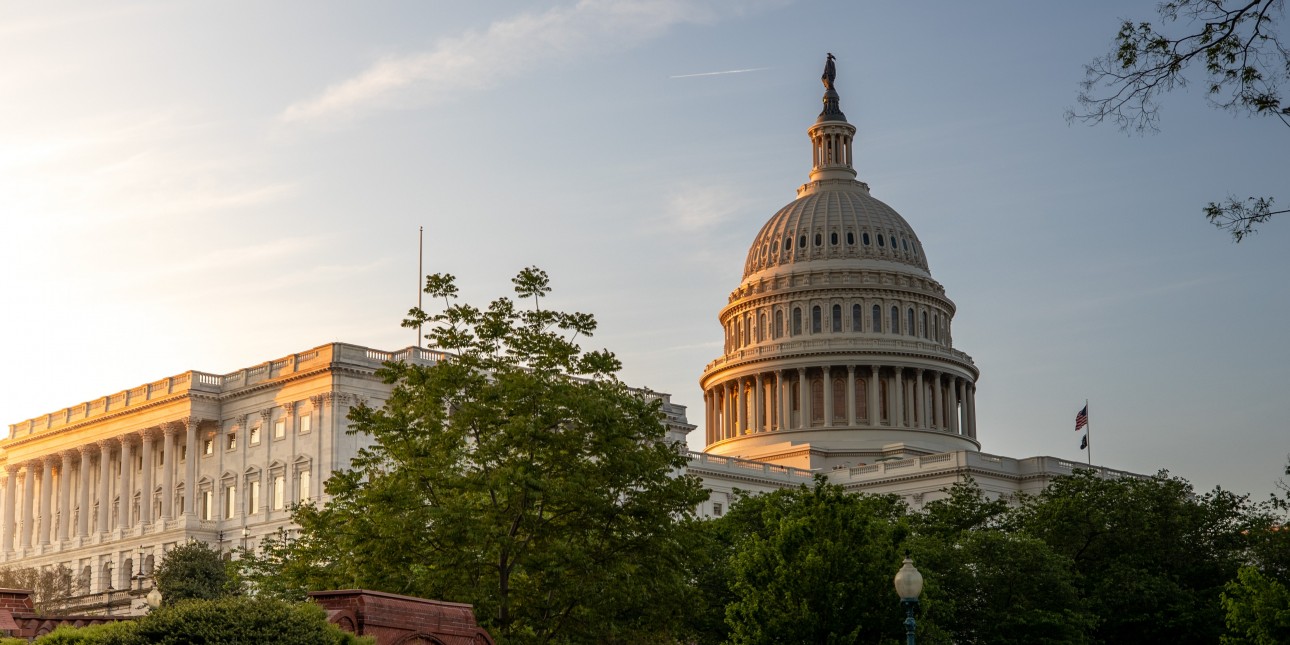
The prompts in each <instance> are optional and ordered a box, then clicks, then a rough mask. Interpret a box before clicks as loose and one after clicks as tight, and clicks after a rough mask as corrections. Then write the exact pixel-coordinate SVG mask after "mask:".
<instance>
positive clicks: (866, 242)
mask: <svg viewBox="0 0 1290 645" xmlns="http://www.w3.org/2000/svg"><path fill="white" fill-rule="evenodd" d="M860 241H861V242H864V245H865V246H869V234H868V233H862V234H861V235H860Z"/></svg>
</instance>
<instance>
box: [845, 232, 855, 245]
mask: <svg viewBox="0 0 1290 645" xmlns="http://www.w3.org/2000/svg"><path fill="white" fill-rule="evenodd" d="M855 245H856V234H855V233H852V232H851V231H847V246H855Z"/></svg>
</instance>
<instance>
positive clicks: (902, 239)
mask: <svg viewBox="0 0 1290 645" xmlns="http://www.w3.org/2000/svg"><path fill="white" fill-rule="evenodd" d="M812 188H813V190H810V191H807V194H805V195H804V196H802V197H799V198H798V199H796V200H793V201H792V202H791V203H789V204H788V205H787V206H785V207H783V208H781V209H780V210H779V212H778V213H775V215H774V216H773V217H771V218H770V221H768V222H766V225H765V226H763V227H762V229H761V232H760V233H758V234H757V237H756V239H754V240H753V243H752V247H751V248H750V249H748V260H747V261H746V262H745V263H744V276H743V277H744V280H747V279H748V278H749V277H750V276H752V275H754V274H757V273H759V272H761V271H764V270H766V269H771V268H776V267H781V266H788V267H790V268H791V267H792V266H793V265H797V264H800V263H803V262H816V261H820V260H840V259H862V260H879V261H887V262H895V263H900V264H904V265H907V266H908V267H909V268H910V269H916V270H915V271H913V273H921V274H923V275H924V276H928V277H930V276H929V275H928V269H927V260H926V258H925V257H924V256H923V247H922V244H921V243H920V242H919V241H918V236H917V235H915V234H914V229H913V228H911V227H910V226H909V223H908V222H906V221H905V218H903V217H901V216H900V214H899V213H897V212H896V211H895V210H893V209H892V208H891V207H890V206H888V205H886V204H884V203H882V202H881V201H879V200H877V199H875V198H874V197H873V196H871V195H870V194H869V191H868V189H867V187H866V186H865V185H864V184H863V183H861V182H858V181H841V182H836V184H835V185H833V186H829V187H828V188H821V187H819V186H814V187H812Z"/></svg>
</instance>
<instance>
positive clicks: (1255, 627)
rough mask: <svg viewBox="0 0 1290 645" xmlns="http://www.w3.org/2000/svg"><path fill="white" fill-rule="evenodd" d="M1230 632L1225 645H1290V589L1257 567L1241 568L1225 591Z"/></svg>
mask: <svg viewBox="0 0 1290 645" xmlns="http://www.w3.org/2000/svg"><path fill="white" fill-rule="evenodd" d="M1223 609H1225V610H1226V611H1227V629H1228V632H1229V634H1228V635H1225V636H1223V643H1231V644H1233V645H1235V644H1237V643H1251V644H1252V645H1276V644H1278V643H1286V642H1290V589H1287V588H1286V586H1285V585H1283V584H1281V583H1280V582H1278V581H1276V580H1274V579H1272V578H1269V577H1267V576H1264V575H1263V574H1262V573H1259V570H1258V569H1256V568H1254V567H1241V570H1240V572H1239V573H1238V575H1237V579H1236V580H1233V581H1231V582H1228V583H1227V586H1226V587H1225V588H1224V589H1223Z"/></svg>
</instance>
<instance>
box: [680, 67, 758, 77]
mask: <svg viewBox="0 0 1290 645" xmlns="http://www.w3.org/2000/svg"><path fill="white" fill-rule="evenodd" d="M768 69H775V68H774V67H749V68H748V69H728V70H725V71H721V72H699V73H697V74H676V75H674V76H669V77H668V78H694V77H696V76H722V75H724V74H744V73H747V72H760V71H763V70H768Z"/></svg>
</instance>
